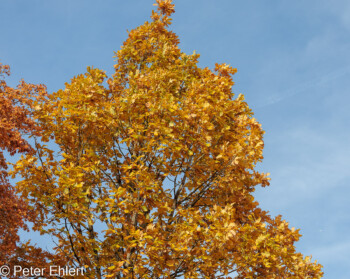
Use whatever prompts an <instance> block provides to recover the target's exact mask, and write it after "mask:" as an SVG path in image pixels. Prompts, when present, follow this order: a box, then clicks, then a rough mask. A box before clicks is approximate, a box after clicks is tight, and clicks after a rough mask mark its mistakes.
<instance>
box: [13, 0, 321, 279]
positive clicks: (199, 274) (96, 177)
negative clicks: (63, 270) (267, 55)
mask: <svg viewBox="0 0 350 279" xmlns="http://www.w3.org/2000/svg"><path fill="white" fill-rule="evenodd" d="M173 12H174V5H173V4H172V3H171V1H170V0H163V1H162V0H157V10H156V11H153V13H152V16H151V21H149V22H145V23H144V24H143V25H141V26H139V27H138V28H136V29H134V30H132V31H131V32H129V36H128V38H127V40H126V41H125V42H124V44H123V46H122V48H121V50H119V51H118V52H117V53H116V58H117V64H116V65H115V66H114V67H115V73H114V74H113V76H112V77H110V78H107V76H106V74H105V72H103V71H102V70H99V69H96V68H88V69H87V72H86V73H85V74H84V75H78V76H76V77H74V78H73V79H72V80H71V82H70V83H67V84H66V86H65V89H63V90H59V91H57V92H55V93H53V94H51V95H49V96H48V98H47V99H46V100H44V101H36V102H35V107H34V108H35V109H34V111H33V115H34V119H35V120H36V121H37V123H38V124H40V126H41V129H42V130H41V135H40V136H38V135H36V136H35V137H34V138H35V140H36V145H35V149H36V153H35V154H34V153H29V154H27V155H26V156H25V157H24V158H22V160H20V161H19V162H18V163H17V165H16V166H15V171H16V173H17V174H18V175H21V177H22V179H21V181H20V182H19V183H18V184H17V187H18V190H19V191H20V193H21V196H22V198H23V199H25V200H26V201H27V202H28V203H29V204H30V205H31V208H32V209H33V210H35V211H36V212H37V218H36V220H35V222H34V228H35V229H36V230H39V231H40V232H41V233H47V234H51V235H52V236H53V237H54V238H56V239H58V243H57V246H56V247H55V251H56V253H57V255H59V256H62V257H66V260H67V262H68V264H69V265H71V266H74V265H77V266H85V267H86V269H87V270H86V271H87V273H86V277H89V278H104V277H110V278H183V277H184V278H321V276H322V271H321V266H320V265H319V264H317V263H313V262H311V261H310V258H309V257H304V256H303V255H302V254H300V253H298V252H296V250H295V247H294V242H295V241H297V240H298V239H299V237H300V234H299V232H298V230H295V229H293V228H289V226H288V223H287V222H286V221H284V220H282V219H281V217H280V216H278V217H276V218H272V217H271V216H269V215H268V213H267V212H266V211H263V210H262V209H260V208H259V206H258V202H257V201H255V199H254V197H253V192H254V189H255V187H256V186H263V187H265V186H268V185H269V178H268V176H267V174H264V173H259V172H257V171H256V170H254V167H255V165H256V164H257V163H258V162H260V161H261V160H262V159H263V155H262V150H263V146H264V143H263V134H264V132H263V130H262V128H261V125H260V124H259V123H258V122H257V121H256V120H255V119H254V118H253V113H252V111H251V109H250V108H249V107H248V105H247V103H246V102H245V101H244V97H243V95H238V96H237V97H236V98H235V97H234V95H233V93H232V86H233V84H234V82H233V79H232V75H233V74H234V73H235V72H236V69H234V68H232V67H230V66H229V65H226V64H220V65H219V64H217V65H216V66H215V69H214V70H210V69H209V68H200V67H198V65H197V64H198V58H199V55H198V54H195V53H194V54H191V55H187V54H185V53H183V52H182V51H181V50H180V48H179V39H178V37H177V35H176V34H174V33H173V32H172V31H170V30H169V25H170V24H171V18H170V16H171V14H172V13H173ZM105 81H106V82H107V85H106V83H105ZM45 142H49V143H50V144H51V145H50V146H51V147H49V146H48V145H46V144H45ZM53 143H55V144H56V147H52V144H53Z"/></svg>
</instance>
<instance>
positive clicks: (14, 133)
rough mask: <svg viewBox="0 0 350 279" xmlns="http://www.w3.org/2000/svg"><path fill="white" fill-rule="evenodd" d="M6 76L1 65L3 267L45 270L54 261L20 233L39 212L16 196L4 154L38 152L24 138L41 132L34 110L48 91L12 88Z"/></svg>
mask: <svg viewBox="0 0 350 279" xmlns="http://www.w3.org/2000/svg"><path fill="white" fill-rule="evenodd" d="M6 75H10V67H9V66H8V65H3V64H1V63H0V266H2V265H4V264H9V265H15V264H17V265H22V266H23V267H26V266H28V265H32V266H36V267H43V266H46V264H48V262H49V260H52V259H53V258H54V257H53V256H52V255H50V254H49V253H48V252H46V251H43V250H42V249H41V248H38V247H35V246H33V245H32V244H30V242H26V243H21V242H20V238H19V235H18V231H19V230H20V229H22V230H27V231H28V227H27V225H26V221H31V220H34V219H35V212H34V211H32V210H30V209H29V208H28V206H27V204H26V203H25V202H24V201H23V200H22V199H20V198H19V197H18V196H17V195H16V193H15V189H14V187H13V185H12V184H11V183H10V181H9V179H8V176H9V175H8V166H7V163H8V162H7V161H6V159H5V156H4V153H3V151H5V152H7V153H8V154H9V155H12V156H13V155H15V154H16V153H22V154H30V153H33V152H35V150H34V149H33V148H32V147H31V146H30V144H29V143H28V142H27V141H26V140H25V139H24V138H23V136H24V135H25V134H32V135H33V134H34V135H35V134H38V132H39V127H38V126H37V125H36V123H35V121H34V120H33V119H32V118H31V113H30V107H31V106H32V105H33V104H34V99H35V98H37V100H39V99H40V98H42V97H43V96H44V95H45V94H46V89H45V87H44V86H42V85H32V84H28V83H25V82H24V81H22V82H21V83H20V84H19V85H18V87H17V88H12V87H10V86H8V85H7V84H6V82H5V76H6Z"/></svg>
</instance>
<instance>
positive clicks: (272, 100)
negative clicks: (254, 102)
mask: <svg viewBox="0 0 350 279" xmlns="http://www.w3.org/2000/svg"><path fill="white" fill-rule="evenodd" d="M349 70H350V66H347V67H343V68H340V69H338V70H335V71H332V72H330V73H328V74H325V75H322V76H318V77H316V78H313V79H311V80H308V81H306V82H303V83H301V84H300V85H297V86H295V87H293V88H291V89H288V90H285V91H282V92H281V93H280V94H279V95H275V96H271V97H269V98H268V100H267V101H266V102H265V103H263V104H261V105H258V106H257V108H261V107H266V106H269V105H273V104H276V103H278V102H280V101H282V100H284V99H286V98H289V97H292V96H294V95H297V94H299V93H301V92H303V91H305V90H307V89H309V88H312V87H315V86H318V85H322V84H325V83H328V82H330V81H332V80H335V79H337V78H339V77H341V76H343V75H345V74H347V73H348V72H349Z"/></svg>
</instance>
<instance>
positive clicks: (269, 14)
mask: <svg viewBox="0 0 350 279" xmlns="http://www.w3.org/2000/svg"><path fill="white" fill-rule="evenodd" d="M174 3H175V5H176V13H175V15H174V17H173V18H174V23H173V25H172V29H173V30H174V31H175V32H176V33H177V34H178V35H179V37H180V41H181V48H182V49H183V51H185V52H187V53H192V52H193V50H196V52H197V53H199V54H201V58H200V65H201V66H208V67H210V68H212V67H213V66H214V64H215V63H216V62H219V63H222V62H226V63H228V64H231V65H232V66H234V67H236V68H238V73H237V74H236V75H235V78H234V79H235V82H236V85H235V86H234V88H233V91H234V92H235V93H237V94H238V93H243V94H244V95H245V97H246V100H247V102H248V104H249V105H250V107H251V108H252V109H253V111H254V112H255V117H256V118H257V119H258V120H259V121H260V123H262V126H263V128H264V130H265V131H266V135H265V152H264V154H265V159H264V162H263V163H262V164H261V165H260V166H259V169H261V170H264V171H266V172H270V173H271V178H272V181H271V186H270V187H269V188H264V189H258V190H257V192H256V197H257V199H258V201H259V202H260V204H261V207H262V208H263V209H266V210H270V212H271V214H272V215H277V214H282V215H283V217H284V218H285V219H286V220H287V221H289V222H290V225H291V226H294V227H297V228H300V229H301V233H302V234H303V237H302V238H301V240H300V241H299V243H298V244H297V247H298V250H299V251H301V252H303V253H305V254H312V255H313V259H317V260H318V261H319V262H320V263H321V264H323V265H324V271H325V278H337V279H342V278H350V271H349V268H348V267H349V265H350V234H349V233H348V230H349V228H350V217H349V212H350V205H349V204H350V203H349V202H348V201H349V195H350V189H349V187H348V181H349V178H350V177H349V176H350V170H349V168H350V148H349V143H350V130H349V124H348V123H349V122H350V112H349V109H350V105H349V104H350V94H349V87H350V78H349V76H350V51H349V50H350V36H349V35H350V34H349V33H350V2H349V1H345V0H344V1H343V0H335V1H325V0H317V1H316V0H309V1H283V0H282V1H260V0H252V1H238V0H221V1H209V0H190V1H189V0H175V1H174ZM152 4H153V0H142V1H141V0H132V1H118V0H104V1H92V0H74V1H71V0H70V1H68V0H61V1H43V0H41V1H39V0H31V1H28V0H21V1H19V0H11V1H10V0H2V1H0V11H1V17H0V26H1V27H2V28H1V29H2V30H1V41H0V61H1V62H2V63H4V64H9V65H10V66H11V69H12V76H11V78H10V79H8V82H9V83H10V84H11V85H15V84H16V83H17V82H18V80H19V79H20V78H23V79H24V80H26V81H27V82H31V83H44V84H46V85H47V87H48V90H49V92H53V91H56V90H58V89H60V88H63V87H64V83H65V82H67V81H69V80H70V79H71V78H72V77H73V76H74V75H77V74H80V73H83V72H84V71H85V69H86V67H87V66H91V65H93V66H95V67H99V68H101V69H104V70H106V71H107V73H108V74H111V73H112V72H113V64H114V60H113V51H117V50H118V49H119V48H120V46H121V45H122V42H123V41H124V40H125V39H126V37H127V33H126V30H127V29H128V30H131V29H132V28H134V27H136V26H138V25H140V24H142V23H143V22H144V21H145V20H148V19H149V16H150V13H151V10H152V8H153V6H152Z"/></svg>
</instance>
